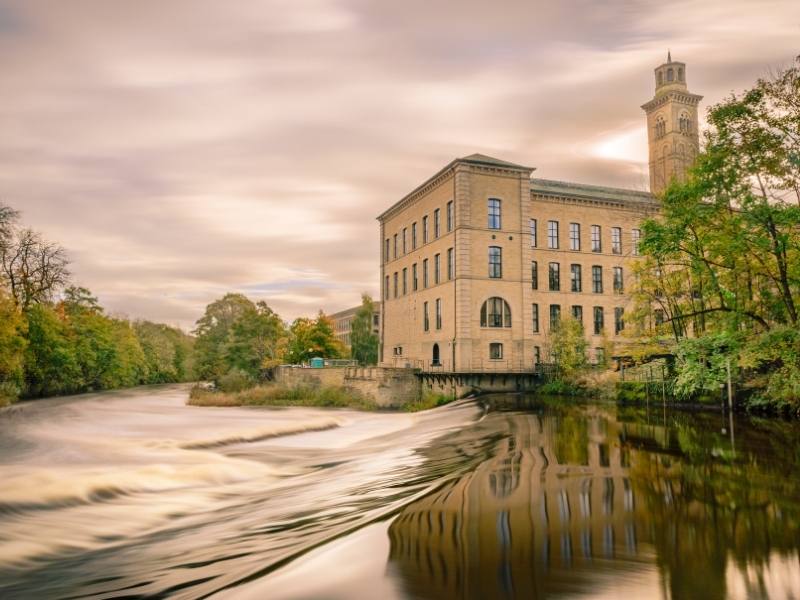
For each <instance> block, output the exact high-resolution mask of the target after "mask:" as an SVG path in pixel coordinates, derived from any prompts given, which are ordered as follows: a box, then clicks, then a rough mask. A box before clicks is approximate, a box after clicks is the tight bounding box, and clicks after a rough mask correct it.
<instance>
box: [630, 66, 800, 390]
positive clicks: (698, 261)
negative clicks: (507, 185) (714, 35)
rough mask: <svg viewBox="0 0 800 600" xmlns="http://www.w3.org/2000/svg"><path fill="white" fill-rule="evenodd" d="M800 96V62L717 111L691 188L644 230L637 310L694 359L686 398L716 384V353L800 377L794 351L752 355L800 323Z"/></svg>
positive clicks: (685, 369)
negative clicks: (657, 313)
mask: <svg viewBox="0 0 800 600" xmlns="http://www.w3.org/2000/svg"><path fill="white" fill-rule="evenodd" d="M799 98H800V58H798V61H797V63H796V64H795V65H794V66H793V67H791V68H789V69H786V70H785V71H782V72H781V73H779V74H778V75H777V76H776V77H774V78H772V79H769V80H767V79H762V80H759V81H758V82H756V84H755V86H754V87H753V88H752V89H751V90H748V91H746V92H744V93H742V94H739V95H732V96H731V97H730V98H728V99H726V100H725V101H723V102H721V103H720V104H718V105H716V106H713V107H711V108H710V109H709V112H708V122H709V125H710V129H709V131H708V132H707V133H706V135H705V148H704V150H703V152H701V153H700V154H699V155H698V157H697V160H696V163H695V165H694V166H693V167H692V169H691V170H690V172H689V176H688V179H687V181H685V182H683V183H677V182H676V183H673V184H672V185H671V186H670V187H668V188H667V190H666V191H665V193H664V197H663V199H662V211H661V214H660V215H659V217H658V218H656V219H651V220H649V221H647V222H645V223H644V224H643V226H642V230H643V233H644V238H643V241H642V243H641V246H640V247H641V250H642V252H643V253H644V255H645V262H644V263H643V264H642V265H641V267H640V269H639V275H640V277H639V289H638V290H637V292H636V300H637V302H638V304H639V310H637V311H635V314H636V315H638V316H639V318H640V319H646V318H648V316H652V314H653V312H654V309H655V308H658V309H660V310H662V311H663V314H664V317H665V319H664V325H663V326H662V331H661V332H660V333H664V331H663V328H664V327H668V328H669V330H670V331H671V333H672V335H673V337H674V338H675V340H676V341H677V342H679V352H680V353H681V354H682V355H683V356H685V357H686V360H684V361H683V362H682V363H681V364H682V367H681V365H679V373H678V375H679V379H680V378H683V380H682V381H683V382H684V383H685V385H684V384H683V383H682V384H681V386H679V387H680V388H681V389H683V390H684V392H685V393H687V394H688V393H691V392H692V390H694V391H697V392H700V391H702V390H707V389H709V386H713V385H715V383H714V382H715V381H716V379H715V377H716V376H715V375H713V373H714V369H713V368H712V367H713V365H714V364H716V358H717V357H718V356H720V355H724V354H725V353H727V352H728V349H730V348H734V347H735V348H737V351H736V352H737V356H745V355H746V356H747V362H748V364H749V366H750V367H751V368H753V369H766V370H768V371H769V372H770V373H772V374H773V375H776V376H777V374H778V373H780V375H779V377H780V378H781V380H783V381H798V380H800V376H798V377H795V376H794V375H795V372H797V373H798V374H800V360H798V358H797V353H796V352H795V350H794V349H793V348H794V346H793V345H792V344H778V346H777V347H778V348H782V349H784V352H783V353H782V354H781V356H775V355H774V353H765V354H764V355H763V360H754V354H753V352H748V348H749V347H751V346H752V347H763V344H761V340H762V339H764V338H765V337H769V336H771V335H772V332H774V331H779V330H780V331H786V330H787V329H788V330H790V331H792V332H794V331H797V330H798V328H799V327H800V319H799V318H798V310H799V309H800V307H798V298H800V226H798V224H800V100H798V99H799ZM687 337H688V338H707V339H706V340H704V341H703V342H698V343H692V342H687V343H684V342H683V341H682V340H683V339H684V338H687ZM720 339H722V340H724V343H722V344H718V343H717V341H719V340H720ZM786 339H794V337H793V334H792V335H789V337H788V338H786ZM740 360H741V359H740ZM696 361H699V362H696ZM706 367H708V368H706ZM776 386H777V382H774V385H773V383H770V384H769V387H770V389H777V387H776ZM788 389H789V390H791V389H794V387H793V386H789V388H788ZM792 393H794V392H792ZM795 402H796V404H797V405H800V397H797V396H795Z"/></svg>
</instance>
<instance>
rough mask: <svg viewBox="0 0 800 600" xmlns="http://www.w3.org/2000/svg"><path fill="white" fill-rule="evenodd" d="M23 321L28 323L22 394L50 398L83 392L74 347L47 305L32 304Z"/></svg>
mask: <svg viewBox="0 0 800 600" xmlns="http://www.w3.org/2000/svg"><path fill="white" fill-rule="evenodd" d="M25 317H26V319H27V322H28V345H27V348H26V350H25V384H26V393H27V394H28V395H30V396H52V395H56V394H66V393H70V392H77V391H79V390H81V389H84V381H83V378H82V373H81V368H80V365H79V364H78V360H77V351H76V348H75V345H74V344H73V343H72V340H71V336H70V334H69V331H68V328H67V326H66V323H65V322H64V321H63V320H62V319H61V318H59V315H58V313H57V312H56V311H55V309H54V308H53V307H52V306H49V305H47V304H34V305H33V306H31V307H29V308H28V310H27V311H26V313H25Z"/></svg>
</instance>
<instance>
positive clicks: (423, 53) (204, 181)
mask: <svg viewBox="0 0 800 600" xmlns="http://www.w3.org/2000/svg"><path fill="white" fill-rule="evenodd" d="M667 48H670V49H671V50H672V55H673V58H675V59H676V60H682V61H685V62H686V63H687V76H688V82H689V86H690V89H691V90H692V91H694V92H695V93H699V94H703V95H704V96H705V100H704V101H703V106H704V107H707V106H708V105H709V104H710V103H714V102H717V101H719V100H721V99H722V98H723V97H724V96H725V95H726V94H728V93H730V92H731V91H733V90H741V89H742V88H745V87H747V86H748V85H750V84H751V83H752V82H753V81H754V80H755V79H756V78H758V77H761V76H765V75H768V74H769V72H770V70H774V69H776V68H781V67H785V66H788V65H789V64H790V63H791V60H792V57H793V56H794V55H796V54H798V53H800V2H798V1H797V0H758V1H756V0H703V1H695V2H688V1H685V0H672V1H670V2H663V1H657V2H651V1H649V0H604V1H603V2H599V1H596V0H561V1H559V2H554V1H542V0H527V1H524V2H523V1H516V0H513V1H499V2H486V1H485V0H481V1H473V0H460V1H459V2H432V1H431V0H427V1H422V0H405V1H403V2H384V1H378V0H252V1H238V0H237V1H235V2H231V1H225V0H215V1H212V0H126V1H119V0H50V1H39V0H18V1H17V0H10V1H9V0H0V201H2V202H5V203H6V204H10V205H12V206H14V207H15V208H17V209H20V210H21V211H22V212H23V218H24V221H25V222H26V224H29V225H31V226H33V227H34V228H36V229H38V230H40V231H42V232H43V233H44V234H45V235H46V237H48V238H49V239H51V240H54V241H58V242H60V243H62V244H63V245H64V246H65V247H66V248H67V250H68V252H69V255H70V258H71V260H72V269H73V271H74V273H75V277H76V279H77V281H78V282H79V283H81V284H82V285H85V286H87V287H89V288H91V289H92V290H93V291H94V292H95V293H96V294H97V295H99V297H100V299H101V301H102V302H103V304H104V305H106V306H107V307H108V308H109V310H110V311H111V312H113V313H117V314H125V315H128V316H130V317H134V318H136V317H143V318H148V319H154V320H159V321H164V322H168V323H173V324H179V325H181V326H183V327H184V328H187V329H191V327H192V324H193V322H194V321H195V320H196V319H197V318H198V317H199V316H200V315H201V314H202V311H203V308H204V306H205V305H206V304H208V303H209V302H210V301H212V300H214V299H215V298H218V297H219V296H221V295H222V294H224V293H225V292H226V291H230V290H234V291H241V292H244V293H246V294H247V295H249V296H251V297H252V298H254V299H263V300H266V301H267V302H268V303H269V304H270V305H271V306H272V307H273V308H275V309H276V310H277V311H278V312H279V313H280V314H281V315H282V316H284V317H285V318H286V319H291V318H294V317H296V316H300V315H308V314H313V313H315V312H316V311H317V310H318V309H320V308H323V309H324V310H325V311H326V312H333V311H336V310H340V309H343V308H346V307H348V306H351V305H354V304H356V303H357V302H358V300H359V295H360V292H362V291H368V292H370V293H373V294H377V290H378V281H377V279H378V249H379V241H378V228H377V223H376V221H375V216H376V215H378V214H379V213H380V212H382V211H383V210H384V209H386V208H387V207H388V206H389V205H391V204H392V203H394V202H395V201H396V200H398V199H399V198H400V197H402V196H403V195H404V193H405V192H407V191H409V190H410V189H412V188H413V187H415V186H416V185H417V184H418V183H420V182H421V181H423V180H424V179H425V178H427V177H428V176H429V175H431V174H433V173H434V172H435V171H436V170H438V169H439V168H440V167H442V166H443V165H444V164H446V163H447V162H449V161H450V160H451V159H452V158H454V157H456V156H464V155H467V154H471V153H473V152H482V153H485V154H490V155H494V156H497V157H500V158H504V159H506V160H511V161H515V162H521V163H524V164H528V165H531V166H535V167H536V168H537V176H539V177H545V178H554V179H568V180H574V181H581V182H586V183H597V184H605V185H617V186H623V187H631V188H636V189H645V187H646V181H647V179H646V164H645V160H646V138H645V129H644V114H643V112H642V111H641V109H640V108H639V107H640V105H641V104H642V103H643V102H645V101H646V100H648V99H649V98H650V97H651V96H652V93H653V86H654V82H653V75H652V69H653V68H654V67H655V66H657V65H658V64H659V63H661V62H663V60H664V59H665V55H666V51H667Z"/></svg>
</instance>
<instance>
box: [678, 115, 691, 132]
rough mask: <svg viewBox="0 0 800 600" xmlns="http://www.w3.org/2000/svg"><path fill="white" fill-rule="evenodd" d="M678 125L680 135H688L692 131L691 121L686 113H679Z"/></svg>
mask: <svg viewBox="0 0 800 600" xmlns="http://www.w3.org/2000/svg"><path fill="white" fill-rule="evenodd" d="M678 125H679V127H680V130H681V133H690V132H691V131H692V121H691V119H689V115H688V114H686V113H681V117H680V119H679V121H678Z"/></svg>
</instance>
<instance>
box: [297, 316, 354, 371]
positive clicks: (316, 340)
mask: <svg viewBox="0 0 800 600" xmlns="http://www.w3.org/2000/svg"><path fill="white" fill-rule="evenodd" d="M345 353H346V351H345V348H344V345H343V344H342V343H341V342H340V341H339V340H338V339H337V338H336V336H335V335H334V333H333V321H331V319H330V317H328V316H326V315H325V314H324V313H323V312H322V311H320V312H319V315H317V318H316V319H308V318H304V317H301V318H299V319H295V321H294V322H293V323H292V325H291V327H290V328H289V347H288V352H287V355H286V358H287V360H289V361H290V362H292V363H295V364H299V363H303V362H307V361H308V360H310V359H311V358H314V357H320V358H342V357H343V356H344V355H345Z"/></svg>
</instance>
